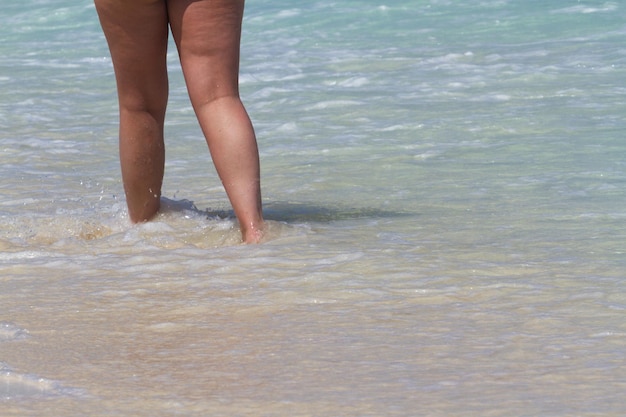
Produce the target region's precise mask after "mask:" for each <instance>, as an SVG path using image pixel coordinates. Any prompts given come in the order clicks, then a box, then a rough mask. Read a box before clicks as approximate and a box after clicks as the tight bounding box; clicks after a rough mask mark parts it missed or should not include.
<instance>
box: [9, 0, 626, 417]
mask: <svg viewBox="0 0 626 417" xmlns="http://www.w3.org/2000/svg"><path fill="white" fill-rule="evenodd" d="M0 17H1V19H2V22H3V23H4V24H3V25H2V26H0V57H1V58H0V155H1V157H2V164H0V197H1V199H0V410H1V412H0V415H2V416H3V417H4V416H61V415H62V416H68V417H74V416H85V415H90V416H99V415H102V416H105V415H118V416H170V415H183V416H481V417H485V416H622V415H624V413H625V412H626V400H625V399H624V395H623V393H624V392H626V359H625V358H626V320H625V317H626V294H625V293H624V291H623V285H624V282H625V278H626V277H625V275H626V272H625V271H626V254H625V247H626V232H625V227H624V225H625V221H626V209H625V207H626V194H625V186H626V143H625V142H624V132H625V131H626V98H625V97H626V87H625V84H624V81H625V80H626V6H625V5H624V4H622V2H618V1H573V0H572V1H566V0H556V1H550V2H543V1H523V2H522V1H514V0H484V1H473V2H454V1H449V0H431V1H426V0H425V1H408V0H398V1H387V2H385V1H377V2H372V1H366V0H362V1H354V0H352V1H351V0H346V1H342V2H318V1H315V2H293V1H286V0H283V1H272V2H270V1H266V0H256V1H254V0H250V1H248V4H247V11H246V18H245V23H244V34H243V41H242V68H241V89H242V95H243V98H244V101H245V103H246V106H247V108H248V110H249V113H250V115H251V117H252V119H253V122H254V124H255V127H256V130H257V136H258V140H259V146H260V150H261V161H262V169H263V194H264V202H265V209H266V217H267V218H269V219H270V220H271V222H270V224H271V239H270V241H269V242H267V243H265V244H263V245H260V246H243V245H239V244H238V237H239V233H238V229H237V224H236V222H235V221H234V219H233V217H232V213H231V212H230V207H229V204H228V201H227V199H226V196H225V194H224V192H223V191H222V188H221V185H220V183H219V180H218V178H217V176H216V174H215V172H214V170H213V167H212V164H211V161H210V158H209V154H208V151H207V150H206V145H205V144H204V140H203V138H202V136H201V134H200V130H199V128H198V127H197V124H196V121H195V118H194V115H193V112H192V110H191V106H190V104H189V102H188V99H187V96H186V91H185V88H184V84H183V81H182V77H181V73H180V68H179V66H178V64H177V61H176V52H175V50H174V49H173V48H172V49H171V51H170V61H169V62H170V69H171V95H170V104H169V106H170V107H169V110H168V116H167V164H166V178H165V184H164V189H163V195H164V201H163V205H164V210H163V213H162V214H161V215H160V216H159V217H158V218H157V219H156V220H155V221H153V222H151V223H148V224H144V225H140V226H131V225H130V224H129V222H128V220H127V213H126V207H125V202H124V197H123V192H122V186H121V182H120V175H119V167H118V161H117V138H116V135H117V107H116V98H115V87H114V80H113V73H112V68H111V62H110V59H109V57H108V51H107V48H106V44H105V42H104V39H103V36H102V34H101V32H100V28H99V26H98V22H97V17H96V15H95V11H94V8H93V6H92V4H91V2H89V1H82V0H79V1H69V0H46V1H43V0H24V1H20V2H11V3H8V4H6V5H4V6H3V7H2V9H0Z"/></svg>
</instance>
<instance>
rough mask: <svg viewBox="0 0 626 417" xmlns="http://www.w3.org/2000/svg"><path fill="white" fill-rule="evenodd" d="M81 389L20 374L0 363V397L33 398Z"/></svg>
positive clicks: (72, 393) (68, 393)
mask: <svg viewBox="0 0 626 417" xmlns="http://www.w3.org/2000/svg"><path fill="white" fill-rule="evenodd" d="M82 393H83V392H82V390H77V389H73V388H67V387H63V386H62V385H61V384H60V383H59V382H57V381H53V380H50V379H47V378H41V377H38V376H36V375H29V374H22V373H19V372H15V371H13V370H12V369H10V368H9V367H8V366H7V365H6V364H3V363H0V399H2V400H11V399H25V398H26V399H33V398H49V397H58V396H67V395H80V394H82Z"/></svg>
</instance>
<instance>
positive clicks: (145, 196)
mask: <svg viewBox="0 0 626 417" xmlns="http://www.w3.org/2000/svg"><path fill="white" fill-rule="evenodd" d="M95 5H96V9H97V11H98V16H99V18H100V23H101V25H102V29H103V31H104V34H105V37H106V39H107V42H108V44H109V49H110V51H111V58H112V60H113V67H114V69H115V78H116V81H117V91H118V99H119V112H120V129H119V141H120V163H121V167H122V180H123V183H124V191H125V193H126V202H127V204H128V213H129V216H130V219H131V221H133V222H141V221H146V220H149V219H150V218H151V217H153V216H154V215H155V214H156V212H157V211H158V210H159V205H160V195H161V185H162V182H163V173H164V163H165V148H164V143H163V125H164V119H165V109H166V106H167V97H168V79H167V66H166V54H167V36H168V26H167V23H168V17H167V7H166V4H165V1H164V0H133V1H131V0H95Z"/></svg>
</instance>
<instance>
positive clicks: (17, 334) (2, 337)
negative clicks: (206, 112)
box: [0, 321, 28, 342]
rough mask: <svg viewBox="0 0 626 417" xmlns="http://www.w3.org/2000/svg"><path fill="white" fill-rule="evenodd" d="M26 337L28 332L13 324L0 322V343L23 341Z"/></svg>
mask: <svg viewBox="0 0 626 417" xmlns="http://www.w3.org/2000/svg"><path fill="white" fill-rule="evenodd" d="M27 336H28V331H27V330H26V329H22V328H21V327H18V326H16V325H15V324H13V323H7V322H4V321H2V322H0V342H6V341H9V340H18V339H24V338H25V337H27Z"/></svg>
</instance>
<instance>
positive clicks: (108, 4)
mask: <svg viewBox="0 0 626 417" xmlns="http://www.w3.org/2000/svg"><path fill="white" fill-rule="evenodd" d="M95 5H96V9H97V11H98V16H99V17H100V23H101V25H102V29H103V31H104V34H105V37H106V39H107V42H108V44H109V49H110V51H111V59H112V60H113V66H114V69H115V76H116V80H117V86H118V94H119V97H120V105H121V106H122V107H123V108H125V109H129V110H156V111H160V110H161V109H162V107H163V106H165V105H166V102H167V62H166V58H167V36H168V26H167V24H168V17H167V6H166V4H165V0H95ZM162 110H163V111H164V109H162Z"/></svg>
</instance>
